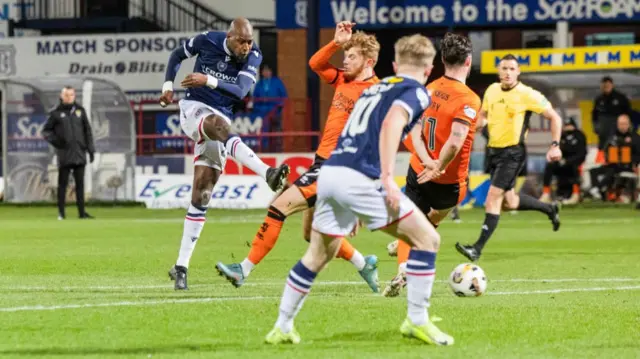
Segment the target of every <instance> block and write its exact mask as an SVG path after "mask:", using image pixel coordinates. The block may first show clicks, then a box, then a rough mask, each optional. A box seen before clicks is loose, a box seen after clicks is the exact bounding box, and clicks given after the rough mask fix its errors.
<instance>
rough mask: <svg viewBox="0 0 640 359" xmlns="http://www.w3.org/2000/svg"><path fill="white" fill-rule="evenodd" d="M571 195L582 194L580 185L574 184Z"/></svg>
mask: <svg viewBox="0 0 640 359" xmlns="http://www.w3.org/2000/svg"><path fill="white" fill-rule="evenodd" d="M571 193H572V194H580V185H579V184H574V185H573V187H572V189H571Z"/></svg>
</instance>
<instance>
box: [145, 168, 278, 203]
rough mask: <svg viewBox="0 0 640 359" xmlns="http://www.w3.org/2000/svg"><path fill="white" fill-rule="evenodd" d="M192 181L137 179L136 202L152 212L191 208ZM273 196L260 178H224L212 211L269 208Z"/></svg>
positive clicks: (182, 177) (174, 177) (183, 177)
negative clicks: (216, 209)
mask: <svg viewBox="0 0 640 359" xmlns="http://www.w3.org/2000/svg"><path fill="white" fill-rule="evenodd" d="M192 181H193V177H192V176H190V175H166V174H165V175H137V176H136V201H138V202H144V203H145V205H146V206H147V208H153V209H168V208H188V207H189V204H190V203H191V187H192ZM274 195H275V194H274V192H273V191H271V189H270V188H269V186H268V185H267V183H266V182H265V181H264V180H263V179H262V178H261V177H259V176H237V175H229V176H221V177H220V180H219V181H218V183H217V184H216V186H215V188H214V189H213V193H212V194H211V201H210V202H209V208H228V209H250V208H267V207H269V204H270V203H271V200H272V199H273V197H274Z"/></svg>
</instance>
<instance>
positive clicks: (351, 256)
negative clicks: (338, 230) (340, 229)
mask: <svg viewBox="0 0 640 359" xmlns="http://www.w3.org/2000/svg"><path fill="white" fill-rule="evenodd" d="M336 257H337V258H342V259H344V260H346V261H349V262H351V264H353V266H354V267H356V269H357V270H358V271H361V270H363V269H364V266H365V265H366V263H365V261H364V256H363V255H362V253H360V252H359V251H358V250H357V249H355V248H354V247H353V245H352V244H351V243H350V242H349V241H348V240H347V239H346V238H342V241H341V242H340V249H339V250H338V254H337V255H336Z"/></svg>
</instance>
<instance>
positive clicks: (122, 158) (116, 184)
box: [0, 76, 136, 203]
mask: <svg viewBox="0 0 640 359" xmlns="http://www.w3.org/2000/svg"><path fill="white" fill-rule="evenodd" d="M64 86H71V87H73V88H74V89H75V90H76V102H77V103H78V104H80V105H81V106H83V107H84V108H85V110H86V112H87V114H89V120H90V122H91V126H92V133H93V140H94V143H95V149H96V154H95V161H94V162H93V163H89V161H87V167H86V170H85V191H86V193H85V196H86V198H87V199H88V200H89V199H92V200H110V201H113V200H133V199H134V198H135V188H134V187H135V180H134V176H135V159H136V157H135V156H136V148H135V145H136V142H135V137H136V132H135V121H134V115H133V110H132V108H131V105H130V104H129V101H128V100H127V98H126V96H125V94H124V92H122V90H121V89H120V88H119V87H118V86H117V85H116V84H115V83H112V82H110V81H106V80H103V79H98V78H92V77H72V76H48V77H39V78H17V77H10V78H0V96H1V98H2V102H1V107H0V112H1V113H2V135H1V139H2V174H1V175H0V178H2V182H3V184H4V186H3V187H4V188H3V190H0V193H2V196H3V199H4V201H5V202H13V203H25V202H42V201H52V200H53V199H55V197H56V191H57V178H58V166H57V160H56V156H55V151H54V149H53V148H52V147H51V146H50V145H49V143H47V141H45V139H44V138H43V137H42V129H43V127H44V124H45V123H46V121H47V118H48V113H49V111H50V110H52V109H53V108H54V107H56V106H57V105H58V104H59V101H60V100H59V98H60V90H61V89H62V88H63V87H64ZM67 191H68V192H67V200H75V198H74V191H75V190H74V187H73V185H71V186H69V188H68V189H67Z"/></svg>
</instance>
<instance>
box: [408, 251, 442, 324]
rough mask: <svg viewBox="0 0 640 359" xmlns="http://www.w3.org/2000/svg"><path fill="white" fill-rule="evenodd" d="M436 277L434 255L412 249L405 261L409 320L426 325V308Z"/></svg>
mask: <svg viewBox="0 0 640 359" xmlns="http://www.w3.org/2000/svg"><path fill="white" fill-rule="evenodd" d="M435 277H436V253H434V252H429V251H421V250H417V249H412V250H411V251H410V252H409V260H408V261H407V306H408V315H409V320H411V322H412V323H413V324H415V325H423V324H426V323H427V320H428V319H427V318H429V317H428V315H427V308H428V307H429V298H431V289H432V288H433V282H434V281H435Z"/></svg>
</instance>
